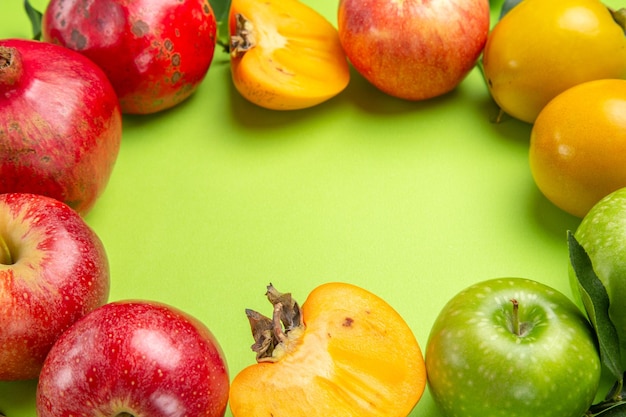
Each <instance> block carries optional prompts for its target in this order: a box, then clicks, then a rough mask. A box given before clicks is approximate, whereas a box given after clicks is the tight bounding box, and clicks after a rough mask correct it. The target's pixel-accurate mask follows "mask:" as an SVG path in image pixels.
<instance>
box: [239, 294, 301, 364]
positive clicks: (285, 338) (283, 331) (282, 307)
mask: <svg viewBox="0 0 626 417" xmlns="http://www.w3.org/2000/svg"><path fill="white" fill-rule="evenodd" d="M265 295H266V296H267V299H268V300H269V301H270V303H272V305H273V306H274V311H273V314H272V318H269V317H266V316H264V315H263V314H260V313H258V312H256V311H254V310H250V309H247V310H246V316H247V317H248V321H249V322H250V328H251V330H252V336H253V338H254V344H253V345H252V346H251V348H252V350H253V351H254V352H256V360H257V362H276V361H277V360H278V359H279V358H280V357H281V356H282V355H283V354H284V353H285V351H286V350H287V347H288V345H289V343H290V341H291V340H293V339H294V338H296V339H297V338H298V337H299V336H300V334H301V330H302V329H304V321H303V319H302V314H301V312H300V306H299V305H298V303H297V302H296V301H295V300H294V299H293V298H292V297H291V294H290V293H280V292H278V291H277V290H276V288H274V286H273V285H272V284H270V285H269V286H268V287H267V293H266V294H265Z"/></svg>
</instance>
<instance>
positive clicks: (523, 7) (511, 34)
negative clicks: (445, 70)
mask: <svg viewBox="0 0 626 417" xmlns="http://www.w3.org/2000/svg"><path fill="white" fill-rule="evenodd" d="M483 68H484V74H485V78H486V79H487V83H488V86H489V90H490V92H491V95H492V97H493V99H494V100H495V101H496V103H497V104H498V105H499V106H500V108H501V109H502V110H503V111H504V112H505V113H507V114H509V115H511V116H513V117H515V118H517V119H519V120H522V121H525V122H528V123H533V122H534V121H535V118H536V117H537V115H538V114H539V112H540V111H541V109H542V108H543V107H544V106H545V105H546V104H547V103H548V102H549V101H550V100H551V99H552V98H554V97H555V96H556V95H558V94H559V93H561V92H563V91H565V90H566V89H568V88H570V87H573V86H575V85H577V84H580V83H583V82H585V81H591V80H596V79H604V78H626V37H625V36H624V31H623V29H622V27H620V26H619V25H618V24H617V23H616V22H615V20H614V19H613V16H612V14H611V12H610V11H609V9H607V7H606V6H605V5H603V4H602V2H600V1H598V0H524V1H522V2H521V3H519V4H518V5H517V6H515V7H514V8H513V9H511V10H510V11H509V12H508V13H507V14H506V15H505V16H504V17H503V18H502V19H501V20H500V21H499V22H498V23H497V24H496V25H495V26H494V28H493V30H492V31H491V33H490V34H489V37H488V38H487V44H486V45H485V49H484V52H483Z"/></svg>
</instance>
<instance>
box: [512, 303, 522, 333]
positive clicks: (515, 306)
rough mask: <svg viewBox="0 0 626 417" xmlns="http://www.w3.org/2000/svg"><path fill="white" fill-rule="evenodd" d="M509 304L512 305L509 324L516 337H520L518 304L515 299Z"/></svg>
mask: <svg viewBox="0 0 626 417" xmlns="http://www.w3.org/2000/svg"><path fill="white" fill-rule="evenodd" d="M511 304H513V315H512V317H511V323H512V325H513V333H514V334H515V335H517V336H521V335H522V332H521V329H520V324H519V302H518V301H517V300H516V299H515V298H512V299H511Z"/></svg>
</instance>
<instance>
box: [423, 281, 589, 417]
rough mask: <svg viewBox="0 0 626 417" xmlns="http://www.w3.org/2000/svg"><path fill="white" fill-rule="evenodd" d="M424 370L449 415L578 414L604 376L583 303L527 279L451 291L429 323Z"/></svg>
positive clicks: (551, 416) (561, 416)
mask: <svg viewBox="0 0 626 417" xmlns="http://www.w3.org/2000/svg"><path fill="white" fill-rule="evenodd" d="M512 300H516V301H517V305H518V310H517V317H518V320H517V323H518V324H519V326H518V329H516V328H514V327H515V325H514V323H515V322H516V320H515V319H514V317H515V313H514V312H513V311H514V309H513V304H514V303H513V302H512ZM426 370H427V375H428V382H429V388H430V393H431V395H432V396H433V399H434V400H435V403H436V404H437V406H438V408H439V409H440V411H441V413H442V415H444V416H446V417H485V416H489V417H505V416H506V417H534V416H542V417H580V416H581V415H583V414H584V412H585V411H586V410H587V409H588V408H589V406H590V405H591V403H592V402H593V400H594V396H595V393H596V391H597V389H598V384H599V381H600V374H601V366H600V358H599V355H598V352H597V350H596V347H595V342H594V337H593V333H592V330H591V327H590V325H589V323H588V321H587V320H586V319H585V317H584V315H583V314H582V312H581V311H580V309H578V308H577V307H576V305H575V304H574V303H573V302H572V301H571V300H570V299H569V298H567V297H566V296H565V295H563V294H562V293H560V292H558V291H557V290H555V289H553V288H551V287H549V286H546V285H544V284H541V283H539V282H537V281H533V280H528V279H522V278H502V279H492V280H488V281H483V282H480V283H478V284H475V285H472V286H470V287H468V288H467V289H465V290H463V291H461V292H460V293H459V294H457V295H456V296H454V297H453V298H452V299H451V300H450V301H449V302H448V303H447V304H446V305H445V307H444V308H443V309H442V310H441V312H440V313H439V316H438V317H437V319H436V321H435V323H434V325H433V327H432V330H431V333H430V337H429V340H428V345H427V347H426Z"/></svg>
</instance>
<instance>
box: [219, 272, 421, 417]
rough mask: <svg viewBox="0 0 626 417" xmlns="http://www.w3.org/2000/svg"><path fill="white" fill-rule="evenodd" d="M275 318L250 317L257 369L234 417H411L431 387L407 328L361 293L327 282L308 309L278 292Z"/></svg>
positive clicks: (236, 394)
mask: <svg viewBox="0 0 626 417" xmlns="http://www.w3.org/2000/svg"><path fill="white" fill-rule="evenodd" d="M267 296H268V299H269V300H270V302H271V303H272V304H273V306H274V311H273V315H272V318H268V317H265V316H263V315H261V314H259V313H257V312H255V311H251V310H247V311H246V313H247V315H248V319H249V321H250V324H251V327H252V333H253V335H254V339H255V344H254V345H252V349H253V350H254V351H255V352H256V353H257V362H258V363H256V364H253V365H250V366H248V367H247V368H244V369H243V370H242V371H241V372H239V373H238V374H237V375H236V376H235V378H234V379H233V381H232V384H231V389H230V408H231V411H232V413H233V416H234V417H251V416H254V417H261V416H274V417H328V416H332V417H406V416H407V415H408V414H409V413H410V412H411V410H412V409H413V408H414V407H415V405H416V404H417V402H418V401H419V399H420V398H421V396H422V394H423V392H424V388H425V386H426V370H425V369H426V368H425V365H424V358H423V356H422V351H421V349H420V346H419V344H418V342H417V340H416V339H415V336H414V334H413V332H412V331H411V329H410V328H409V326H408V325H407V323H406V322H405V321H404V320H403V319H402V317H401V316H400V315H399V314H398V313H397V312H396V311H395V310H394V309H393V308H392V307H391V306H390V305H389V304H387V302H385V301H384V300H382V299H381V298H380V297H378V296H376V295H374V294H372V293H371V292H369V291H367V290H365V289H362V288H360V287H358V286H355V285H352V284H346V283H327V284H323V285H321V286H319V287H317V288H315V289H314V290H313V291H312V292H311V294H310V295H309V297H308V298H307V300H306V301H305V303H304V304H303V305H302V309H300V308H299V306H298V303H296V302H295V301H294V300H293V299H292V297H291V294H289V293H286V294H281V293H279V292H278V291H276V289H275V288H274V287H273V286H272V285H270V286H268V291H267Z"/></svg>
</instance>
